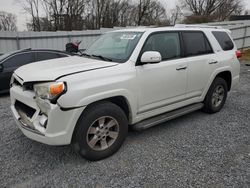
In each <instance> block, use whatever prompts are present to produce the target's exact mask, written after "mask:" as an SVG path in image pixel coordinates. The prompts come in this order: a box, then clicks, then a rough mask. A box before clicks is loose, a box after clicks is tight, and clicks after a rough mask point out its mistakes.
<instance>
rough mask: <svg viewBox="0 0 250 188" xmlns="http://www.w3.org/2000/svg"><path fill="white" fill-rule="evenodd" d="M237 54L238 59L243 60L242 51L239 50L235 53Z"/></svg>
mask: <svg viewBox="0 0 250 188" xmlns="http://www.w3.org/2000/svg"><path fill="white" fill-rule="evenodd" d="M235 54H236V57H237V58H241V57H242V53H241V51H240V50H237V51H236V52H235Z"/></svg>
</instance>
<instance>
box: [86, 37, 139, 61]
mask: <svg viewBox="0 0 250 188" xmlns="http://www.w3.org/2000/svg"><path fill="white" fill-rule="evenodd" d="M142 34H143V33H142V32H111V33H107V34H104V35H102V36H101V37H100V38H99V39H98V40H96V41H95V42H94V43H93V44H92V45H91V46H90V48H88V49H87V50H86V51H85V55H88V56H89V55H90V56H92V57H99V58H100V59H102V60H107V61H108V60H110V61H115V62H121V63H123V62H125V61H127V60H128V59H129V57H130V55H131V54H132V52H133V50H134V49H135V46H136V45H137V43H138V41H139V39H140V38H141V36H142Z"/></svg>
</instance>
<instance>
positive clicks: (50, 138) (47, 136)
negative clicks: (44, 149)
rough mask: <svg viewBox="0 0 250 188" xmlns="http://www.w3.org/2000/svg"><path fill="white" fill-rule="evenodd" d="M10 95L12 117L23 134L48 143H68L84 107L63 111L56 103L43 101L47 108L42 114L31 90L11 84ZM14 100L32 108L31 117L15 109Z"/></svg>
mask: <svg viewBox="0 0 250 188" xmlns="http://www.w3.org/2000/svg"><path fill="white" fill-rule="evenodd" d="M10 97H11V111H12V114H13V117H14V119H15V121H16V124H17V126H18V127H19V129H20V130H21V131H22V132H23V134H24V135H25V136H27V137H28V138H30V139H32V140H35V141H38V142H41V143H44V144H48V145H67V144H70V142H71V138H72V134H73V131H74V127H75V125H76V123H77V120H78V118H79V117H80V115H81V113H82V111H83V110H84V107H81V108H76V109H72V110H69V111H63V110H61V108H60V107H59V106H58V105H57V104H51V103H49V102H48V101H47V102H46V101H44V105H45V106H46V109H47V111H46V114H44V110H43V111H42V110H41V105H38V104H37V101H36V100H35V99H34V97H35V95H34V93H33V92H32V91H23V90H22V88H21V87H18V86H13V87H12V88H11V89H10ZM16 101H20V102H21V103H23V104H24V105H27V106H28V107H30V108H32V109H34V114H33V115H32V117H28V116H27V115H26V114H25V112H22V111H20V109H17V107H16V106H15V103H16ZM44 116H46V117H47V123H46V126H42V124H41V119H42V118H43V117H44Z"/></svg>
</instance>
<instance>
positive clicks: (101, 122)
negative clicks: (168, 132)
mask: <svg viewBox="0 0 250 188" xmlns="http://www.w3.org/2000/svg"><path fill="white" fill-rule="evenodd" d="M239 55H240V54H239V52H238V51H237V48H236V46H235V44H234V43H233V41H232V39H231V37H230V31H229V30H224V29H221V28H217V27H206V26H202V27H197V26H185V25H182V26H176V27H165V28H136V29H126V30H119V31H113V32H109V33H106V34H104V35H102V36H101V37H100V38H99V39H98V40H97V41H96V42H95V43H93V45H92V46H91V47H90V48H89V49H87V50H86V51H85V53H84V54H83V55H82V56H81V57H79V56H73V57H66V58H60V59H54V60H47V61H43V62H38V63H35V64H30V65H25V66H23V67H21V68H19V69H17V70H16V71H15V73H14V74H13V77H12V81H11V89H10V95H11V110H12V112H13V115H14V118H15V120H16V122H17V124H18V127H19V128H20V129H21V130H22V132H23V133H24V134H25V135H26V136H27V137H29V138H31V139H33V140H36V141H38V142H42V143H45V144H49V145H66V144H71V143H72V145H73V146H74V148H75V149H76V151H77V152H78V153H79V154H80V155H82V156H83V157H85V158H87V159H89V160H99V159H102V158H105V157H107V156H110V155H111V154H113V153H114V152H116V151H117V150H118V149H119V148H120V146H121V145H122V143H123V141H124V139H125V137H126V135H127V131H128V126H132V127H133V128H134V129H136V130H143V129H146V128H149V127H152V126H154V125H156V124H159V123H162V122H164V121H167V120H170V119H173V118H175V117H178V116H180V115H183V114H186V113H189V112H192V111H195V110H198V109H203V110H204V111H205V112H207V113H215V112H218V111H220V110H221V108H222V107H223V105H224V103H225V100H226V98H227V93H228V92H229V91H230V89H231V88H232V87H233V86H234V85H236V84H237V82H238V81H239V72H240V64H239V61H238V59H237V57H238V56H239Z"/></svg>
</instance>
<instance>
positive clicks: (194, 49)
mask: <svg viewBox="0 0 250 188" xmlns="http://www.w3.org/2000/svg"><path fill="white" fill-rule="evenodd" d="M182 36H183V41H184V48H185V56H187V57H188V56H196V55H204V54H210V53H213V50H212V48H211V46H210V44H209V42H208V40H207V38H206V37H205V35H204V34H203V33H202V32H192V31H188V32H182Z"/></svg>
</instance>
